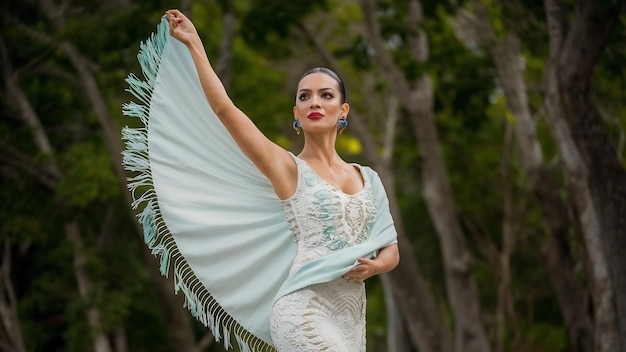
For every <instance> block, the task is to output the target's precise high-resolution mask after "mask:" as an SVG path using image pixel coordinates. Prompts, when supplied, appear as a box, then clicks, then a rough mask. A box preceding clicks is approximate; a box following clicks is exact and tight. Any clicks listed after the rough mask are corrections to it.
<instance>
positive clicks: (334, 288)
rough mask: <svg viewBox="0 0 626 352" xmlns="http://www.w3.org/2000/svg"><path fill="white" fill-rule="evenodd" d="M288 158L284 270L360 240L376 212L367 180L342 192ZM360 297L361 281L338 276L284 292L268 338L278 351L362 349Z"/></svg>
mask: <svg viewBox="0 0 626 352" xmlns="http://www.w3.org/2000/svg"><path fill="white" fill-rule="evenodd" d="M294 159H295V160H296V164H297V166H298V186H297V190H296V192H295V194H294V195H293V196H292V197H291V198H289V199H287V200H284V201H282V205H283V210H284V213H285V217H286V219H287V222H288V223H289V225H290V227H291V231H292V232H293V234H294V236H295V240H296V243H297V247H298V254H297V256H296V258H295V260H294V262H293V265H292V267H291V270H290V273H293V272H295V271H296V270H297V269H299V268H300V267H302V266H303V265H305V264H306V263H308V262H310V261H312V260H314V259H317V258H320V257H322V256H325V255H327V254H330V253H333V252H335V251H338V250H341V249H342V248H346V247H349V246H352V245H354V244H358V243H360V242H361V241H363V240H364V239H366V238H367V237H368V236H369V234H370V230H371V226H372V224H373V221H374V217H375V213H376V206H375V203H374V196H373V194H372V188H371V184H370V183H369V182H368V180H367V179H365V187H364V188H363V189H362V190H361V191H359V192H358V193H356V194H354V195H349V194H345V193H343V192H341V191H340V190H338V189H336V188H335V187H333V186H332V185H330V184H329V183H327V182H325V181H324V180H323V179H321V178H320V177H319V176H318V175H317V174H316V173H315V171H313V169H312V168H311V167H310V166H309V165H308V164H307V163H306V162H305V161H304V160H301V159H299V158H297V157H295V156H294ZM355 166H356V167H359V170H360V166H358V165H355ZM365 302H366V300H365V284H364V283H356V282H351V281H348V280H345V279H343V278H342V277H339V278H337V279H334V280H332V281H330V282H325V283H319V284H314V285H311V286H308V287H305V288H303V289H300V290H298V291H295V292H292V293H290V294H287V295H285V296H283V297H281V298H280V299H278V300H277V301H276V303H275V304H274V306H273V309H272V316H271V327H270V331H271V336H272V341H273V343H274V345H275V346H276V348H277V350H278V351H279V352H287V351H299V352H304V351H311V352H313V351H315V352H318V351H341V352H350V351H354V352H363V351H365Z"/></svg>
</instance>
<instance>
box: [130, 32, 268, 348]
mask: <svg viewBox="0 0 626 352" xmlns="http://www.w3.org/2000/svg"><path fill="white" fill-rule="evenodd" d="M168 30H169V28H168V23H167V21H165V20H162V21H161V23H160V24H159V25H158V26H157V30H156V32H155V33H152V35H151V36H150V37H149V38H148V39H147V40H146V41H145V42H143V43H141V45H140V49H139V53H138V54H137V58H138V61H139V63H140V65H141V70H142V74H143V76H144V79H143V80H142V79H139V78H138V77H137V76H135V75H134V74H132V73H131V74H129V75H128V77H127V78H126V82H127V83H128V85H129V87H128V88H127V89H126V91H127V92H130V93H131V94H132V95H133V96H134V97H135V98H137V99H138V100H139V102H132V101H131V102H128V103H125V104H124V105H123V106H122V112H123V114H124V115H125V116H128V117H134V118H138V119H139V120H140V121H141V123H142V125H143V127H136V128H130V127H128V126H126V127H124V128H123V129H122V140H123V141H124V144H125V150H124V151H123V152H122V157H123V158H122V164H123V166H124V168H125V169H126V171H128V172H129V173H131V174H132V176H129V177H128V178H127V186H128V188H129V190H130V192H131V194H132V198H133V201H132V204H131V206H132V208H133V210H136V211H138V214H137V218H138V220H139V222H140V223H141V225H142V226H143V232H144V241H145V242H146V245H147V246H148V248H149V249H150V250H151V251H152V254H153V255H155V256H157V257H159V259H160V271H161V274H162V275H163V276H165V277H168V276H169V271H170V268H171V269H172V270H173V275H174V291H175V293H176V294H178V292H180V291H182V293H183V294H184V295H185V303H184V306H185V307H186V308H187V309H188V310H189V311H190V312H191V314H192V315H193V316H194V317H195V318H196V319H198V320H199V321H200V322H201V323H202V324H204V326H206V327H207V328H209V329H210V330H211V333H212V334H213V336H214V337H215V340H216V341H218V342H219V341H220V340H221V341H222V343H223V345H224V347H225V348H226V349H231V348H233V346H232V343H231V339H232V337H234V338H235V340H236V341H237V344H238V345H239V348H240V350H241V351H243V352H252V351H275V349H274V347H273V346H271V345H270V344H268V343H267V342H265V341H263V340H261V339H259V338H258V337H256V336H255V335H253V334H252V333H251V332H249V331H248V330H246V329H245V328H243V327H242V326H241V325H240V324H239V323H238V322H237V321H236V320H235V319H233V318H232V317H231V316H230V315H229V314H228V313H227V312H225V311H224V309H223V308H222V307H221V306H220V305H219V303H218V302H217V301H216V300H215V299H214V297H213V296H212V295H211V293H210V292H208V291H207V289H206V288H205V287H204V285H203V284H202V283H201V282H200V281H199V280H198V278H197V277H196V275H195V274H194V272H193V271H192V270H191V268H190V267H189V265H188V263H187V261H186V260H185V258H184V257H183V255H182V254H181V253H180V251H179V250H178V247H177V245H176V242H175V240H174V238H173V236H172V234H171V233H170V231H169V230H168V228H167V225H166V224H165V222H164V221H163V217H162V215H161V211H160V208H159V203H158V199H157V195H156V193H155V190H154V184H153V180H152V172H151V169H150V160H149V154H150V152H149V145H148V128H149V125H150V121H149V116H150V103H151V99H152V93H153V90H154V86H155V82H156V80H157V75H158V73H159V65H160V62H161V57H162V55H163V53H164V51H165V47H166V43H167V40H169V33H168ZM138 209H141V210H138Z"/></svg>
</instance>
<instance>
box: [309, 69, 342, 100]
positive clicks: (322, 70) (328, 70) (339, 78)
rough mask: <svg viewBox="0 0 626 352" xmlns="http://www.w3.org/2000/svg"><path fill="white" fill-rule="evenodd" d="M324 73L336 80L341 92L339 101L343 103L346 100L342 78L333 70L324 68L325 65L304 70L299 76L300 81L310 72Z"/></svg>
mask: <svg viewBox="0 0 626 352" xmlns="http://www.w3.org/2000/svg"><path fill="white" fill-rule="evenodd" d="M319 72H321V73H325V74H327V75H329V76H330V77H332V78H333V79H334V80H335V81H337V84H338V85H339V93H341V103H342V104H343V103H345V102H346V87H345V86H344V84H343V80H342V79H341V77H339V75H338V74H336V73H335V72H334V71H333V70H331V69H329V68H326V67H316V68H312V69H310V70H308V71H306V72H305V73H304V74H303V75H302V77H300V81H302V79H303V78H304V77H306V76H308V75H310V74H312V73H319Z"/></svg>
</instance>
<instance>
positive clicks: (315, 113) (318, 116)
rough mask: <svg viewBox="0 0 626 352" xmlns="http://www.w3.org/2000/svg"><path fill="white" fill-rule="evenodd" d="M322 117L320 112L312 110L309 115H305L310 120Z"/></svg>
mask: <svg viewBox="0 0 626 352" xmlns="http://www.w3.org/2000/svg"><path fill="white" fill-rule="evenodd" d="M322 117H324V115H322V114H320V113H319V112H312V113H310V114H309V116H307V118H309V119H311V120H319V119H321V118H322Z"/></svg>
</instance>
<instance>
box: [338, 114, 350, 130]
mask: <svg viewBox="0 0 626 352" xmlns="http://www.w3.org/2000/svg"><path fill="white" fill-rule="evenodd" d="M346 127H348V121H347V120H346V118H345V117H344V116H342V117H341V118H340V119H339V121H337V130H339V134H341V133H343V130H345V129H346Z"/></svg>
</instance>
